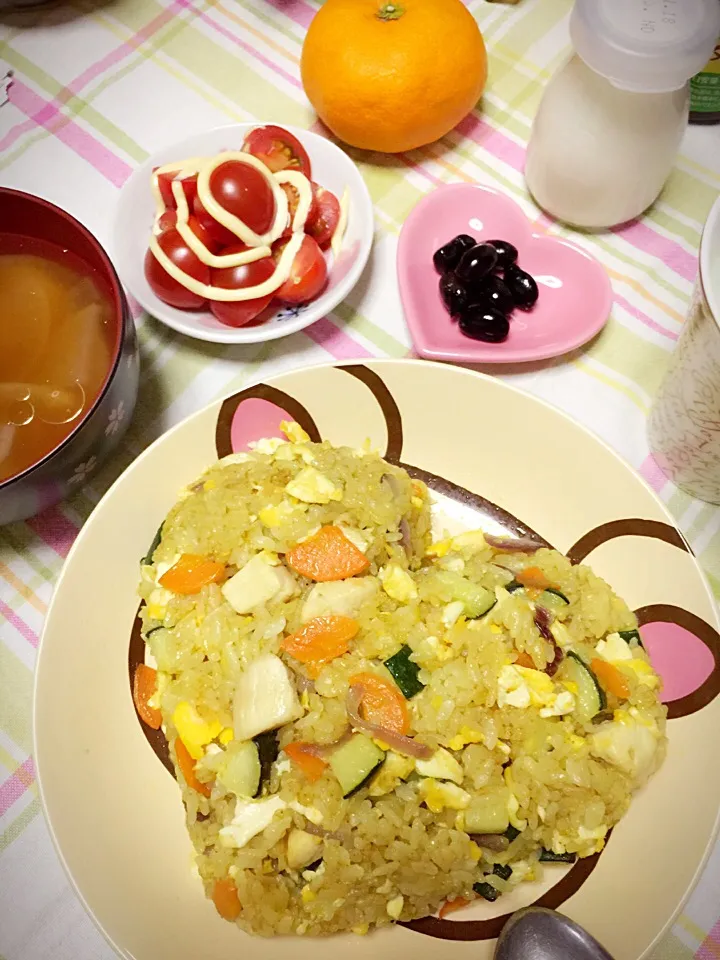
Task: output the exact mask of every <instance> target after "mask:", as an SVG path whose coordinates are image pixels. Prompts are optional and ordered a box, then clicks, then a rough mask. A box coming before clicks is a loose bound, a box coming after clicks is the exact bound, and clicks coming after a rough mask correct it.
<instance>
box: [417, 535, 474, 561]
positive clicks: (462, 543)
mask: <svg viewBox="0 0 720 960" xmlns="http://www.w3.org/2000/svg"><path fill="white" fill-rule="evenodd" d="M484 546H485V536H484V534H483V532H482V530H467V531H466V532H465V533H460V534H458V535H457V536H456V537H446V538H445V539H444V540H438V541H437V542H436V543H431V544H430V546H429V547H428V548H427V550H426V551H425V553H426V556H428V557H438V558H441V557H445V556H447V554H448V553H450V551H451V550H462V549H463V548H465V547H470V548H471V549H474V550H481V549H482V548H483V547H484Z"/></svg>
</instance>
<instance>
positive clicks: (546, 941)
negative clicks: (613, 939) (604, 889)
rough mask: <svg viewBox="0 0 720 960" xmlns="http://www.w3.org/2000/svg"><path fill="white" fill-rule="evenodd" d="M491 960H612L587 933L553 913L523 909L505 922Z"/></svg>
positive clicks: (535, 909)
mask: <svg viewBox="0 0 720 960" xmlns="http://www.w3.org/2000/svg"><path fill="white" fill-rule="evenodd" d="M494 960H613V958H612V957H611V956H610V954H609V953H608V952H607V950H605V948H604V947H602V946H601V945H600V944H599V943H598V942H597V940H596V939H595V938H594V937H591V936H590V934H589V933H588V932H587V930H584V929H583V928H582V927H581V926H579V925H578V924H577V923H575V922H574V921H573V920H571V919H570V918H569V917H566V916H565V915H564V914H562V913H557V911H555V910H546V909H545V907H526V908H525V909H524V910H518V912H517V913H514V914H513V915H512V917H510V919H509V920H508V922H507V923H506V924H505V927H504V928H503V931H502V933H501V934H500V936H499V937H498V941H497V945H496V947H495V958H494Z"/></svg>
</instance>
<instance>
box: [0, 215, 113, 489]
mask: <svg viewBox="0 0 720 960" xmlns="http://www.w3.org/2000/svg"><path fill="white" fill-rule="evenodd" d="M113 341H114V336H113V326H112V301H111V299H110V295H109V292H108V291H106V290H104V288H103V285H102V283H101V282H99V281H98V278H96V277H95V276H94V274H93V271H92V270H91V269H90V268H89V267H88V266H87V265H86V264H85V263H83V261H82V260H80V259H79V258H78V257H76V256H74V255H73V254H71V253H69V252H65V251H63V250H62V249H61V248H60V247H56V246H54V245H53V244H50V243H47V242H45V241H39V240H34V239H29V238H26V237H19V236H17V235H11V234H0V480H6V479H7V478H8V477H13V476H16V475H17V474H18V473H22V471H23V470H26V469H27V468H28V467H30V466H32V464H34V463H37V462H38V461H39V460H41V459H42V458H43V457H45V456H46V455H47V454H48V453H50V452H51V451H52V450H54V449H55V447H57V446H58V445H59V444H60V443H62V441H63V440H65V438H66V437H67V436H69V434H70V433H72V431H73V430H74V429H75V427H76V426H77V425H78V423H79V422H80V420H81V419H82V417H83V415H84V414H85V412H86V411H87V410H89V408H90V407H91V406H92V404H93V403H94V402H95V400H96V398H97V396H98V394H99V392H100V390H101V388H102V386H103V383H104V382H105V378H106V377H107V374H108V372H109V369H110V362H111V357H112V353H113Z"/></svg>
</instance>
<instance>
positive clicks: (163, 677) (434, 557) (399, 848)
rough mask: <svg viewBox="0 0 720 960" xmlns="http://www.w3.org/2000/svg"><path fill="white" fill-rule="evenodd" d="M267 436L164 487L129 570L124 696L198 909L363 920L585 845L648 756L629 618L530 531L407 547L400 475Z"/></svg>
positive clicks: (651, 725) (318, 928) (244, 925)
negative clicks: (151, 533)
mask: <svg viewBox="0 0 720 960" xmlns="http://www.w3.org/2000/svg"><path fill="white" fill-rule="evenodd" d="M285 430H286V432H287V435H288V441H287V442H282V441H280V440H275V439H273V440H263V441H259V442H258V443H257V444H256V445H255V448H254V449H253V450H251V451H250V452H248V453H242V454H233V455H231V456H229V457H226V458H225V459H224V460H221V461H219V462H218V463H217V464H216V465H214V466H213V467H211V468H210V469H209V470H208V471H207V472H206V473H205V474H204V475H203V476H202V477H201V478H200V479H199V480H198V482H197V483H195V484H193V485H192V486H191V487H190V488H188V489H187V490H185V491H184V492H183V494H182V496H181V498H180V499H179V501H178V503H177V504H176V505H175V506H174V507H173V509H172V510H171V511H170V513H169V515H168V517H167V519H166V520H165V522H164V524H163V526H162V528H161V532H160V538H159V542H158V543H157V545H155V546H154V549H152V550H151V552H150V554H149V556H148V557H146V558H145V561H144V562H143V565H142V568H141V582H140V593H141V596H142V598H143V601H144V602H143V604H142V608H141V618H142V623H143V636H144V639H145V642H146V645H147V654H148V655H147V663H148V664H149V665H150V667H151V669H150V670H147V668H146V671H147V673H146V678H147V677H150V680H151V681H152V682H151V684H150V687H149V693H147V695H146V702H145V703H140V704H139V705H138V706H139V712H140V714H141V716H142V717H144V718H146V719H148V720H149V721H150V722H151V724H152V720H153V718H155V723H154V725H156V726H157V725H162V729H163V731H164V733H165V736H166V738H167V740H168V744H169V748H170V755H171V757H172V760H173V763H174V764H175V768H176V775H177V780H178V784H179V786H180V790H181V793H182V801H183V803H184V806H185V811H186V818H187V827H188V831H189V834H190V839H191V841H192V844H193V848H194V852H195V860H196V865H197V870H198V872H199V875H200V878H201V879H202V883H203V885H204V888H205V891H206V893H207V895H208V896H209V897H211V898H212V899H213V900H214V902H215V905H216V907H217V908H218V910H219V912H220V913H221V915H222V916H224V917H225V918H226V919H227V920H229V921H231V922H234V923H236V924H237V925H238V926H239V927H240V928H241V929H243V930H245V931H247V932H250V933H254V934H259V935H262V936H271V935H276V934H300V935H302V934H306V935H327V934H332V933H337V932H340V931H354V932H356V933H365V932H367V931H368V929H369V928H371V927H373V926H375V925H380V924H386V923H391V922H395V921H408V920H412V919H415V918H419V917H425V916H428V915H432V914H434V913H436V912H437V911H438V909H439V908H441V907H442V905H443V904H445V903H447V902H452V901H456V900H457V899H458V898H462V899H463V900H468V901H470V900H472V899H474V898H476V897H478V896H480V897H484V898H485V899H488V900H494V899H496V898H497V897H501V896H502V895H503V893H504V892H506V891H507V890H508V889H509V888H512V887H513V886H515V885H517V884H520V883H523V882H527V881H531V880H533V879H537V878H539V876H540V875H541V873H542V871H543V870H544V869H557V867H555V866H553V864H552V862H551V861H560V862H566V863H570V862H573V861H574V860H575V859H576V858H577V857H586V856H589V855H591V854H593V853H596V852H598V851H600V850H602V848H603V846H604V843H605V839H606V836H607V833H608V831H609V830H610V829H611V828H612V827H613V826H614V825H615V824H616V823H617V822H618V821H619V820H620V818H621V817H622V816H623V814H624V813H625V812H626V811H627V809H628V806H629V804H630V801H631V798H632V795H633V793H634V791H636V790H637V789H638V788H639V787H640V786H642V785H643V784H644V783H645V782H646V781H647V779H648V778H649V777H650V776H651V774H652V773H653V772H654V771H655V770H656V769H657V768H658V766H659V765H660V763H661V762H662V759H663V756H664V753H665V746H666V738H665V718H666V710H665V707H664V706H663V705H662V703H661V702H660V700H659V689H660V680H659V677H658V676H657V674H656V673H655V671H654V670H653V669H652V666H651V664H650V661H649V659H648V657H647V655H646V653H645V650H644V648H643V646H642V641H641V638H640V635H639V633H638V632H637V622H636V619H635V616H634V614H633V613H632V612H631V611H630V610H629V609H628V607H627V605H626V604H625V603H624V602H623V601H622V600H621V599H620V598H619V597H617V596H616V595H615V594H614V593H613V591H612V590H611V588H610V587H609V586H608V584H606V583H605V582H604V581H603V580H601V579H600V578H599V577H597V576H595V574H593V572H592V571H591V570H590V569H589V568H588V567H586V566H582V565H573V564H571V563H570V561H569V560H568V559H567V558H565V557H564V556H562V555H561V554H559V553H558V552H556V551H554V550H550V549H547V548H545V547H541V546H539V544H536V543H531V542H523V541H520V542H512V541H504V540H498V539H496V538H493V537H490V536H489V535H485V534H483V533H482V532H481V531H470V532H467V533H464V534H460V535H458V536H454V537H446V538H444V539H441V540H440V541H438V542H435V543H432V542H431V538H432V533H431V531H432V517H431V503H432V502H431V496H430V494H429V491H428V490H427V488H426V487H425V485H424V484H423V483H421V482H419V481H417V480H414V479H411V478H410V476H408V474H407V473H406V472H405V471H404V470H402V469H400V468H399V467H397V466H394V465H391V464H388V463H386V462H385V461H383V460H382V459H381V457H380V456H378V455H377V454H375V453H372V452H369V451H366V450H353V449H349V448H344V447H333V446H331V445H330V444H329V443H327V442H324V443H320V444H315V443H311V442H309V441H308V439H307V437H306V436H305V435H304V434H303V432H302V431H301V429H300V428H299V427H298V426H297V425H296V424H286V425H285ZM343 631H344V632H343ZM155 669H156V671H157V673H156V675H155V674H154V673H153V670H155ZM138 697H139V698H140V699H142V693H138V690H137V684H136V703H137V699H138Z"/></svg>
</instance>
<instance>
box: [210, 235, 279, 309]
mask: <svg viewBox="0 0 720 960" xmlns="http://www.w3.org/2000/svg"><path fill="white" fill-rule="evenodd" d="M243 250H247V247H246V246H245V244H244V243H237V242H236V243H234V244H233V245H232V246H229V247H226V248H225V249H224V250H223V252H222V253H223V256H225V255H226V254H230V253H241V252H242V251H243ZM273 273H275V261H274V260H273V258H272V257H263V259H262V260H254V261H253V262H252V263H244V264H242V265H241V266H239V267H221V268H216V269H214V270H212V271H211V272H210V282H211V283H212V285H213V286H214V287H222V288H223V289H225V290H238V289H239V288H241V287H254V286H255V285H256V284H258V283H263V282H264V281H265V280H267V279H268V278H269V277H271V276H272V275H273ZM273 296H274V294H272V293H269V294H268V295H267V296H265V297H258V298H257V299H256V300H239V301H238V302H236V303H225V302H223V301H221V300H212V301H211V302H210V309H211V310H212V312H213V313H214V315H215V316H216V317H217V318H218V320H219V321H220V322H221V323H226V324H227V325H228V326H229V327H243V326H245V324H246V323H249V322H250V321H251V320H254V319H255V318H256V317H257V316H258V314H260V313H262V311H263V310H264V309H265V307H266V306H267V305H268V304H269V303H270V301H271V300H272V298H273Z"/></svg>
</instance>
